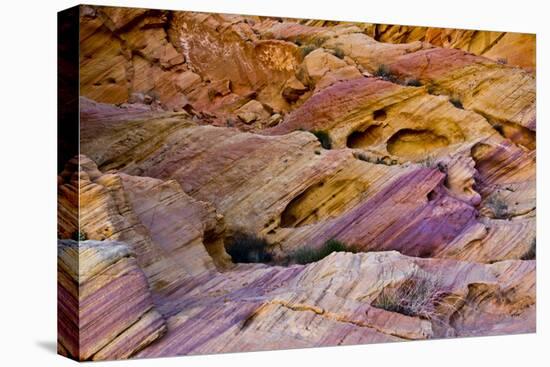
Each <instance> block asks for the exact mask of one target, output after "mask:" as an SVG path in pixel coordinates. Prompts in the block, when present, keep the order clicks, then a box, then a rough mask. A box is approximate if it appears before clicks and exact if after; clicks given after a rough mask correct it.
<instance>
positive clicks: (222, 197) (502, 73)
mask: <svg viewBox="0 0 550 367" xmlns="http://www.w3.org/2000/svg"><path fill="white" fill-rule="evenodd" d="M449 35H450V37H451V39H452V40H453V41H452V42H451V41H449V40H448V39H447V36H449ZM517 36H518V37H519V38H514V37H516V35H513V34H510V33H499V32H496V33H491V32H473V33H472V32H470V33H468V32H465V31H454V33H453V31H447V30H435V29H424V28H419V27H414V28H410V29H409V28H407V27H404V28H397V27H396V26H393V27H392V26H388V27H386V28H383V26H379V25H369V24H353V23H345V22H325V21H306V20H292V19H282V18H281V19H278V18H277V19H276V18H262V17H254V16H235V15H223V14H204V13H190V12H170V11H158V10H143V9H117V8H108V7H90V6H82V7H81V49H82V50H83V51H82V55H81V73H82V77H81V81H82V85H81V94H82V97H81V99H80V116H81V121H80V144H81V146H80V152H81V154H82V155H80V156H77V157H74V158H73V159H72V160H71V161H69V162H67V165H66V166H65V170H63V171H62V172H61V173H60V174H59V177H58V187H59V197H58V205H59V211H58V219H59V220H58V222H59V227H58V233H59V237H60V238H63V239H65V238H72V237H84V238H87V239H88V241H84V242H81V243H80V247H82V249H83V250H84V249H86V250H85V251H84V252H85V253H88V252H89V251H92V250H88V247H90V248H93V251H96V253H97V254H96V255H93V259H92V258H85V260H84V264H87V263H90V264H92V265H90V266H89V267H88V269H91V270H89V271H91V272H95V273H94V274H97V272H98V271H100V270H97V269H96V267H97V266H96V265H93V264H103V265H101V266H103V267H104V268H107V266H111V264H113V263H115V261H118V262H120V261H123V263H124V264H126V265H124V266H125V267H124V269H126V270H127V271H129V272H132V274H133V272H134V270H135V274H138V273H139V274H140V275H139V279H140V280H139V281H136V284H138V285H139V287H138V288H139V289H140V291H139V292H138V291H137V288H136V289H134V291H135V292H134V293H139V294H140V295H141V296H143V297H145V298H147V297H149V298H147V299H148V300H147V301H143V302H144V303H143V305H146V306H143V307H142V306H140V307H141V308H139V307H138V308H136V310H138V309H139V310H138V311H136V312H134V313H130V312H128V313H121V314H119V315H117V316H113V320H112V323H111V324H112V325H113V326H112V327H114V326H115V325H130V323H131V321H128V320H134V319H135V316H136V315H138V314H145V315H149V313H155V315H156V316H154V317H153V316H151V317H149V316H147V317H143V318H141V319H140V320H143V321H139V322H137V323H136V324H135V325H137V326H125V327H126V329H125V330H126V331H124V333H122V334H120V337H117V335H119V334H116V335H114V334H113V335H111V334H108V333H110V332H111V331H112V330H114V329H113V328H112V327H111V325H109V327H103V326H101V325H102V324H101V322H102V320H99V319H96V318H98V317H99V316H98V315H99V313H100V312H103V311H101V310H102V309H103V308H102V307H111V306H112V305H107V304H102V303H101V302H99V303H98V305H99V306H100V307H99V308H97V310H95V309H94V312H91V311H90V313H89V315H88V316H87V317H88V319H89V325H91V327H94V328H97V330H99V331H101V332H105V333H107V334H106V336H104V335H103V334H97V333H91V334H93V335H91V334H90V335H91V336H90V337H89V338H88V337H87V336H86V330H85V329H84V331H83V334H82V335H80V338H81V339H80V340H81V345H80V346H78V345H77V344H74V342H72V344H71V340H73V341H74V340H78V338H77V337H78V335H77V334H75V331H74V325H77V324H78V323H77V321H75V320H78V317H77V316H75V314H74V312H73V314H71V313H70V312H69V311H67V313H66V315H67V316H66V317H65V316H64V320H67V321H64V322H65V323H66V324H64V325H66V327H64V329H63V330H65V331H64V333H65V334H66V335H67V336H66V337H64V338H63V339H62V343H61V345H62V349H64V350H65V354H70V355H73V356H77V355H81V358H82V359H111V358H126V357H159V356H166V355H184V354H203V353H217V352H236V351H253V350H268V349H280V348H297V347H311V346H329V345H341V344H357V343H374V342H389V341H400V340H417V339H430V338H440V337H459V336H475V335H499V334H507V333H524V332H533V331H534V330H535V313H536V312H535V310H536V305H535V299H536V295H535V268H536V265H535V262H536V261H535V258H536V236H535V227H536V195H535V194H536V191H535V183H536V171H535V168H536V167H535V166H536V105H535V103H536V100H535V77H534V70H533V69H534V65H535V64H534V59H533V60H529V56H528V55H529V54H528V53H527V52H523V51H518V50H522V48H521V47H520V48H518V47H516V45H517V43H522V44H525V45H527V46H528V43H529V42H528V41H529V40H530V37H531V36H529V35H517ZM527 46H526V47H527ZM520 54H521V55H520ZM503 55H504V56H503ZM514 55H517V57H516V56H514ZM520 56H521V57H520ZM502 57H507V58H508V60H507V61H508V62H507V63H504V62H503V61H502V60H498V59H499V58H502ZM531 68H533V69H531ZM243 233H244V234H247V235H249V236H252V237H251V238H255V237H254V236H256V237H258V238H260V239H262V241H264V242H262V243H263V244H264V245H262V246H265V247H266V248H265V249H264V250H265V251H267V253H268V254H269V256H265V257H263V259H264V260H263V261H264V262H265V263H254V264H244V263H237V262H236V260H235V258H234V257H232V256H230V255H229V253H231V251H230V250H231V247H232V246H233V243H234V241H235V238H238V236H239V235H242V234H243ZM81 239H82V238H81ZM331 240H336V241H337V242H338V243H340V244H342V248H339V249H338V250H336V251H335V252H336V253H332V254H331V255H329V256H326V257H324V258H322V259H321V260H319V259H314V260H308V261H301V260H300V258H299V256H298V255H299V254H304V253H306V254H307V253H317V252H321V251H324V249H325V247H326V246H327V243H330V242H331ZM62 243H63V244H64V246H65V247H66V248H67V250H64V251H69V250H70V249H72V250H71V251H73V253H76V251H77V249H79V248H80V247H78V246H76V245H75V243H73V242H66V241H62ZM75 246H76V247H75ZM86 246H88V247H86ZM123 248H124V249H125V250H122V249H123ZM344 250H345V251H344ZM352 252H353V253H352ZM115 254H118V255H116V256H115ZM121 254H123V255H121ZM90 256H91V255H90ZM117 256H118V257H117ZM111 257H116V260H112V261H111V260H109V259H110V258H111ZM65 258H66V256H65ZM73 258H74V257H73ZM92 260H93V261H92ZM73 261H74V260H73ZM94 261H95V262H94ZM67 262H68V261H67ZM304 262H305V263H308V262H311V263H308V264H304ZM121 266H122V265H121ZM73 273H74V271H73ZM73 273H71V272H70V271H69V270H65V266H64V265H63V266H62V268H61V270H60V274H61V275H60V279H63V281H62V283H63V284H62V289H63V292H65V293H63V294H66V295H67V296H66V297H63V304H67V305H72V307H73V309H74V307H75V304H76V303H78V302H80V301H82V302H85V301H86V300H80V299H79V298H78V296H76V295H77V294H78V292H77V290H78V280H77V279H78V277H74V276H71V274H73ZM111 274H112V273H109V276H111ZM136 277H138V276H137V275H136ZM111 278H112V279H111ZM111 278H109V277H107V278H105V279H110V280H109V281H111V280H112V281H115V280H117V279H118V278H116V274H115V275H113V276H111ZM102 279H103V278H102ZM121 281H122V280H121ZM75 282H76V283H75ZM105 282H107V280H105ZM84 284H86V283H84ZM108 287H109V284H103V283H102V284H101V285H98V287H95V288H93V292H92V290H90V295H91V297H92V298H93V297H94V296H93V295H94V294H95V293H94V292H96V291H97V292H103V288H106V289H109V288H108ZM131 288H132V287H130V286H129V287H128V292H132V289H131ZM140 292H141V293H140ZM98 294H101V293H98ZM69 295H73V296H72V298H71V297H69ZM128 297H129V298H132V297H134V296H133V295H132V296H130V295H128ZM145 298H144V299H145ZM93 299H95V298H93ZM132 299H133V298H132ZM136 299H137V298H136ZM90 302H91V301H90ZM117 302H118V301H117ZM112 307H115V306H112ZM147 307H149V308H147ZM66 308H67V309H68V310H69V307H68V306H67V307H66ZM145 308H147V310H146V311H144V309H145ZM132 312H133V311H132ZM160 315H161V316H160ZM157 316H158V317H157ZM115 319H116V320H115ZM162 320H164V321H162ZM132 325H134V324H132ZM71 327H72V328H71ZM94 330H96V329H94ZM71 333H72V334H71ZM161 334H164V335H162V336H161ZM137 335H141V336H143V337H141V336H140V337H138V336H137ZM75 338H76V339H75ZM126 340H130V341H129V342H126ZM82 341H84V344H82ZM125 348H126V349H125ZM83 351H84V352H85V353H84V352H83ZM78 353H81V354H78Z"/></svg>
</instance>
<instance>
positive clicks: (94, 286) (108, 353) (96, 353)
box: [57, 240, 166, 360]
mask: <svg viewBox="0 0 550 367" xmlns="http://www.w3.org/2000/svg"><path fill="white" fill-rule="evenodd" d="M57 251H58V259H59V263H58V279H59V282H58V297H59V318H58V320H59V322H58V325H59V344H60V347H61V348H62V350H63V351H64V352H65V353H66V354H68V355H70V356H72V357H74V358H77V359H80V360H87V359H94V360H105V359H123V358H128V357H129V356H130V355H132V354H134V353H135V352H137V351H139V350H141V349H143V348H144V347H145V346H147V345H148V344H150V343H151V342H152V341H154V340H156V339H158V338H160V337H161V336H162V335H164V334H165V333H166V325H165V321H164V319H163V317H162V316H161V315H160V314H159V313H158V311H157V310H156V309H155V308H154V306H153V302H152V299H151V294H150V293H149V288H148V283H147V278H146V277H145V275H144V274H143V272H142V271H141V269H140V268H139V266H138V265H137V263H136V261H135V258H134V255H133V254H132V252H131V251H130V250H129V248H128V247H127V246H126V245H125V244H124V243H120V242H111V241H101V242H99V241H84V242H75V241H71V240H63V241H59V243H58V248H57ZM75 330H77V331H78V333H77V334H75V333H74V331H75Z"/></svg>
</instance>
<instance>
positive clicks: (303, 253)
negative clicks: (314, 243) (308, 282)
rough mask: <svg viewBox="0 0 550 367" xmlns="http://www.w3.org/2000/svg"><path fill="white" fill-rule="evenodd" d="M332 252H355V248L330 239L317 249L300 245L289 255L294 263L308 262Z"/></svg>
mask: <svg viewBox="0 0 550 367" xmlns="http://www.w3.org/2000/svg"><path fill="white" fill-rule="evenodd" d="M333 252H355V250H354V249H353V248H350V247H349V246H347V245H346V244H345V243H343V242H340V241H338V240H334V239H332V240H328V241H327V242H325V243H324V244H323V246H322V247H321V248H319V249H312V248H310V247H302V248H301V249H298V250H296V251H295V252H294V253H293V254H292V256H291V257H292V260H293V262H294V263H297V264H309V263H313V262H317V261H319V260H322V259H324V258H325V257H327V256H328V255H330V254H332V253H333Z"/></svg>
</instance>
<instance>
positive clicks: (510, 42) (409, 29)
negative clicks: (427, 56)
mask: <svg viewBox="0 0 550 367" xmlns="http://www.w3.org/2000/svg"><path fill="white" fill-rule="evenodd" d="M368 34H369V36H371V37H373V38H375V39H376V40H377V41H380V42H387V43H409V42H414V41H423V42H429V43H431V44H432V45H434V46H438V47H445V48H456V49H460V50H464V51H467V52H471V53H473V54H476V55H479V56H485V57H488V58H490V59H493V60H495V61H497V62H499V63H501V64H507V65H512V66H519V67H521V68H523V69H526V70H528V71H530V72H535V69H536V55H535V45H536V40H535V38H536V37H535V35H534V34H525V33H512V32H491V31H475V30H465V29H452V28H430V27H414V26H396V25H386V24H373V25H371V27H369V32H368Z"/></svg>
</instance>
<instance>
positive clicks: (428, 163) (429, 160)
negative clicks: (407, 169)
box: [418, 155, 437, 168]
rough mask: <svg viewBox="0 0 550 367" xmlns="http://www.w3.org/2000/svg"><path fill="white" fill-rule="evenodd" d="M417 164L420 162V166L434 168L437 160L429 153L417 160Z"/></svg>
mask: <svg viewBox="0 0 550 367" xmlns="http://www.w3.org/2000/svg"><path fill="white" fill-rule="evenodd" d="M418 164H420V165H421V166H422V167H426V168H434V167H435V166H436V165H437V162H436V161H435V158H434V157H433V156H431V155H429V156H427V157H426V158H424V159H422V160H421V161H419V162H418Z"/></svg>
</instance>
